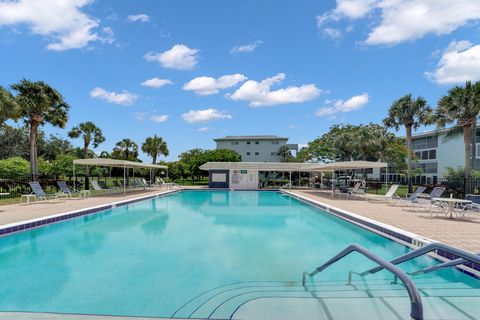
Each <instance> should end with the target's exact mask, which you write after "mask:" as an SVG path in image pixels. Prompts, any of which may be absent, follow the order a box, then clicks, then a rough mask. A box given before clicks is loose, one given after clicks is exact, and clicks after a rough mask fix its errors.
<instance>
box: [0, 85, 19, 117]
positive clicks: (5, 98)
mask: <svg viewBox="0 0 480 320" xmlns="http://www.w3.org/2000/svg"><path fill="white" fill-rule="evenodd" d="M17 116H18V104H17V103H16V101H15V97H14V96H13V95H12V93H11V92H10V91H8V90H7V89H5V88H3V87H1V86H0V125H1V124H3V123H4V122H5V121H6V120H7V119H16V118H17Z"/></svg>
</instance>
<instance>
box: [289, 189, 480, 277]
mask: <svg viewBox="0 0 480 320" xmlns="http://www.w3.org/2000/svg"><path fill="white" fill-rule="evenodd" d="M280 192H281V193H282V194H286V195H288V196H290V197H292V198H295V199H297V200H299V201H302V202H305V203H307V204H310V205H312V206H314V207H316V208H320V209H322V210H324V211H326V212H327V213H329V214H332V215H334V216H336V217H338V218H340V219H342V220H345V221H348V222H350V223H353V224H355V225H357V226H359V227H361V228H364V229H366V230H369V231H370V232H374V233H376V234H379V235H381V236H383V237H385V238H388V239H390V240H393V241H395V242H397V243H400V244H402V245H405V246H407V247H409V248H412V249H416V248H420V247H423V246H424V245H426V244H429V243H433V242H439V241H436V240H433V239H430V238H427V237H423V236H420V235H418V234H416V233H413V232H410V231H406V230H403V229H400V228H397V227H394V226H392V225H389V224H386V223H383V222H380V221H377V220H374V219H371V218H367V217H364V216H361V215H359V214H356V213H353V212H351V211H348V210H344V209H340V208H338V207H335V206H332V205H329V204H326V203H323V202H321V201H318V200H313V199H311V198H309V197H307V196H304V195H299V194H296V193H294V192H293V191H289V190H284V189H282V190H280ZM429 256H431V257H432V258H434V259H436V260H438V261H440V262H446V261H451V260H455V259H457V258H459V257H457V256H455V255H453V254H451V253H448V252H445V251H443V250H441V249H438V250H436V251H435V253H433V252H432V253H430V254H429ZM466 265H467V266H466ZM466 265H459V266H455V269H457V270H458V271H460V272H462V273H464V274H466V275H468V276H470V277H473V278H475V279H479V280H480V265H478V264H475V263H472V262H467V263H466Z"/></svg>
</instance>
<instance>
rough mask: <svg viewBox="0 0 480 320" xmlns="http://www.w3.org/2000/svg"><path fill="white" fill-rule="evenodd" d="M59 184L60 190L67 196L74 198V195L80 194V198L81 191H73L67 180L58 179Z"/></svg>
mask: <svg viewBox="0 0 480 320" xmlns="http://www.w3.org/2000/svg"><path fill="white" fill-rule="evenodd" d="M57 185H58V187H59V188H60V191H61V192H62V193H63V194H64V195H65V196H66V198H70V199H71V198H72V197H73V196H78V198H80V192H78V191H77V192H73V191H72V190H71V189H70V187H69V186H68V185H67V183H66V182H65V181H61V180H59V181H57Z"/></svg>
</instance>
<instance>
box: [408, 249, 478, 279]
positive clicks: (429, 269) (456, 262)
mask: <svg viewBox="0 0 480 320" xmlns="http://www.w3.org/2000/svg"><path fill="white" fill-rule="evenodd" d="M477 255H478V256H480V253H477ZM467 262H468V260H467V259H464V258H458V259H454V260H450V261H447V262H443V263H440V264H436V265H434V266H430V267H426V268H423V269H420V270H417V271H414V272H410V273H409V275H411V276H416V275H418V274H420V273H430V272H433V271H437V270H440V269H445V268H450V267H456V266H458V265H460V264H464V263H467Z"/></svg>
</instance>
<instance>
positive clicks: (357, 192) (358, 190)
mask: <svg viewBox="0 0 480 320" xmlns="http://www.w3.org/2000/svg"><path fill="white" fill-rule="evenodd" d="M365 193H366V192H365V189H364V188H363V187H362V182H357V183H355V186H354V187H353V189H351V190H349V191H348V195H349V196H351V197H353V199H354V200H355V199H356V198H357V196H363V197H364V196H365Z"/></svg>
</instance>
